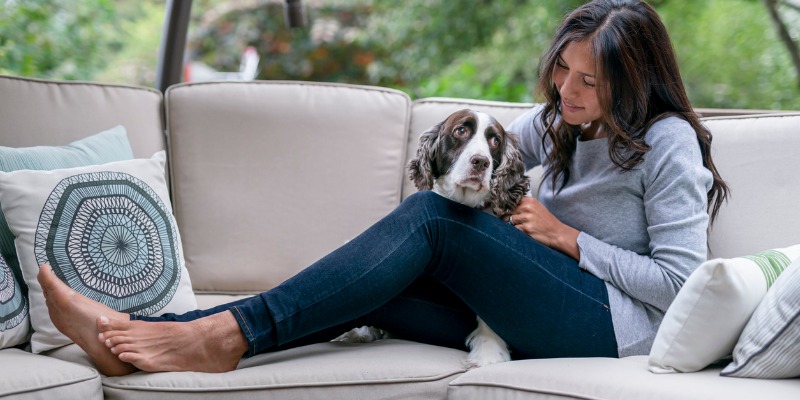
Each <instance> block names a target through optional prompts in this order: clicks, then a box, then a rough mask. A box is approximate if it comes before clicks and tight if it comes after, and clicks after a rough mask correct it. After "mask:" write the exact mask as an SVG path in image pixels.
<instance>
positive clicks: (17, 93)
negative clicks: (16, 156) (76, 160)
mask: <svg viewBox="0 0 800 400" xmlns="http://www.w3.org/2000/svg"><path fill="white" fill-rule="evenodd" d="M0 93H2V94H3V95H2V96H0V144H2V145H3V146H8V147H29V146H41V145H45V146H62V145H66V144H67V143H70V142H73V141H75V140H78V139H82V138H84V137H87V136H90V135H92V134H95V133H97V132H101V131H104V130H106V129H110V128H113V127H115V126H117V125H122V126H124V127H125V129H126V130H127V132H128V139H129V141H130V143H131V148H132V149H133V155H134V156H135V157H139V158H148V157H150V156H152V155H153V154H154V153H155V152H157V151H159V150H164V149H165V141H164V133H163V132H164V129H163V126H164V125H163V117H162V116H163V112H162V102H161V99H162V96H161V92H159V91H157V90H155V89H146V88H140V87H132V86H122V85H110V84H99V83H88V82H68V81H46V80H38V79H30V78H19V77H11V76H4V75H0Z"/></svg>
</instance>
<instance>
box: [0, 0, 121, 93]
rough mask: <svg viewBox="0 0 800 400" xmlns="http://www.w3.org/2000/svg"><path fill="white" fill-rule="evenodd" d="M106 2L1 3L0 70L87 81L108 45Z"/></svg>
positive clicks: (110, 13)
mask: <svg viewBox="0 0 800 400" xmlns="http://www.w3.org/2000/svg"><path fill="white" fill-rule="evenodd" d="M114 15H115V7H114V1H112V0H25V1H14V0H11V1H5V2H4V4H3V7H1V8H0V72H2V73H7V74H19V75H26V76H38V77H45V78H63V79H84V80H88V79H91V78H92V77H93V76H94V74H95V73H96V72H97V71H99V70H100V69H102V68H103V67H104V66H105V59H106V58H107V57H108V53H109V51H110V50H112V49H113V47H114V44H115V42H114V39H113V35H109V32H114V29H115V27H114V25H113V23H112V22H113V18H114Z"/></svg>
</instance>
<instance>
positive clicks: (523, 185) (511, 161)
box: [334, 109, 530, 368]
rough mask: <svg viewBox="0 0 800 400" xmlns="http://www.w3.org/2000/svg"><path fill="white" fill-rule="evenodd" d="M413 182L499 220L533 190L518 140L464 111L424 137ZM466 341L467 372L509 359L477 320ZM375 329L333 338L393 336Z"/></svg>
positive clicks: (500, 342) (411, 172) (502, 344)
mask: <svg viewBox="0 0 800 400" xmlns="http://www.w3.org/2000/svg"><path fill="white" fill-rule="evenodd" d="M408 173H409V179H411V180H412V181H413V182H414V185H415V186H416V187H417V189H419V190H432V191H434V192H435V193H438V194H440V195H442V196H444V197H447V198H449V199H451V200H454V201H457V202H459V203H462V204H464V205H467V206H469V207H474V208H479V209H481V210H483V211H486V212H489V213H492V214H494V215H496V216H497V217H500V218H502V217H504V216H506V215H508V214H510V213H511V212H512V211H514V209H515V208H516V207H517V204H519V202H520V200H521V199H522V197H523V196H524V195H525V194H526V193H527V192H528V190H529V189H530V181H529V179H528V177H527V176H526V175H525V166H524V164H523V162H522V157H521V155H520V152H519V147H518V145H517V139H516V136H515V135H514V134H513V133H510V132H506V130H505V129H504V128H503V126H502V125H501V124H500V123H498V122H497V120H495V119H494V118H493V117H492V116H490V115H489V114H486V113H484V112H480V111H473V110H468V109H465V110H460V111H456V112H455V113H453V114H451V115H450V116H448V117H447V118H446V119H445V120H444V121H442V122H440V123H438V124H436V125H434V126H433V127H431V128H430V129H428V130H426V131H425V132H423V133H422V134H421V135H420V139H419V147H418V148H417V153H416V158H414V159H412V160H411V161H409V163H408ZM477 320H478V327H477V329H475V330H474V331H473V332H472V333H471V334H470V335H469V336H467V339H466V345H467V347H468V348H469V349H470V352H469V355H468V356H467V359H466V361H465V364H466V367H467V368H474V367H481V366H485V365H489V364H495V363H498V362H504V361H509V360H510V359H511V354H510V351H509V349H508V345H507V344H506V343H505V341H503V339H501V338H500V336H498V335H497V334H496V333H495V332H494V331H492V329H491V328H489V326H488V325H486V323H485V322H484V321H483V320H482V319H481V318H480V317H478V319H477ZM388 336H389V334H388V333H387V332H385V331H383V330H380V329H377V328H374V327H366V326H364V327H360V328H355V329H353V330H351V331H349V332H346V333H345V334H343V335H341V336H339V337H338V338H336V339H334V340H335V341H341V342H349V343H365V342H371V341H373V340H377V339H382V338H386V337H388Z"/></svg>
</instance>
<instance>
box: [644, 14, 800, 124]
mask: <svg viewBox="0 0 800 400" xmlns="http://www.w3.org/2000/svg"><path fill="white" fill-rule="evenodd" d="M664 3H665V4H664V5H663V6H662V7H660V8H659V10H658V11H659V13H660V14H661V16H662V18H663V19H664V23H665V25H667V28H668V29H669V31H670V34H671V37H672V41H673V43H674V47H675V51H676V53H677V54H678V60H679V63H680V66H681V74H682V75H683V79H684V84H685V85H686V88H687V91H688V94H689V98H690V99H691V100H692V103H693V104H695V105H697V106H700V107H712V108H755V109H795V110H797V109H800V91H798V89H797V88H798V83H799V82H800V77H798V76H796V74H795V72H794V69H793V66H792V63H791V59H790V58H789V53H788V51H787V49H786V48H785V47H784V46H783V45H782V44H781V42H780V40H779V39H778V38H777V33H776V30H775V27H774V26H773V25H772V22H771V21H770V19H769V16H768V15H767V13H766V11H765V9H764V5H763V4H762V3H761V2H760V1H754V0H670V1H665V2H664Z"/></svg>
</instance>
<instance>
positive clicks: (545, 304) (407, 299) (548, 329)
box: [133, 191, 618, 359]
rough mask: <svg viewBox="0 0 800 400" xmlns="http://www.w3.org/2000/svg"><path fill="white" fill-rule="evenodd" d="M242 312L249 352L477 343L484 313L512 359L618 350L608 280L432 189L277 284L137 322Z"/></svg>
mask: <svg viewBox="0 0 800 400" xmlns="http://www.w3.org/2000/svg"><path fill="white" fill-rule="evenodd" d="M228 310H230V311H231V312H232V313H233V315H234V317H235V318H236V320H237V321H238V323H239V326H240V327H241V329H242V332H243V333H244V335H245V337H246V338H247V342H248V344H249V350H248V354H247V355H248V356H252V355H254V354H257V353H260V352H265V351H273V350H277V349H283V348H289V347H294V346H298V345H302V344H307V343H313V342H320V341H325V340H330V339H332V338H334V337H336V336H338V335H339V334H342V333H344V332H346V331H347V330H349V329H351V328H354V327H357V326H360V325H371V326H375V327H379V328H382V329H385V330H387V331H389V332H391V333H392V334H393V335H394V336H395V337H400V338H405V339H409V340H415V341H419V342H424V343H430V344H436V345H443V346H448V347H453V348H462V349H463V348H465V345H464V340H465V339H466V337H467V335H468V334H469V333H470V332H471V331H472V330H474V329H475V327H476V326H477V323H476V321H475V316H476V314H477V315H479V316H480V317H481V318H482V319H483V320H484V321H485V322H486V323H487V324H488V325H489V326H490V327H491V328H492V329H493V330H494V331H495V332H497V334H498V335H500V337H502V338H503V339H504V340H505V341H506V342H507V343H508V345H509V347H510V349H511V354H512V357H514V358H515V359H522V358H551V357H617V356H618V353H617V343H616V338H615V336H614V328H613V326H612V321H611V313H610V310H609V306H608V294H607V292H606V286H605V283H604V282H603V281H602V280H600V279H599V278H597V277H595V276H594V275H592V274H590V273H588V272H586V271H584V270H582V269H580V268H579V267H578V264H577V261H575V260H573V259H572V258H570V257H568V256H566V255H564V254H563V253H561V252H558V251H556V250H553V249H551V248H549V247H547V246H544V245H542V244H540V243H538V242H536V241H535V240H533V239H531V238H530V237H529V236H528V235H526V234H525V233H523V232H521V231H519V230H518V229H516V228H514V227H513V226H512V225H510V224H508V223H506V222H504V221H502V220H501V219H499V218H497V217H494V216H492V215H489V214H486V213H484V212H481V211H479V210H476V209H473V208H470V207H466V206H464V205H461V204H459V203H456V202H453V201H450V200H448V199H445V198H443V197H441V196H439V195H437V194H435V193H432V192H428V191H423V192H419V193H416V194H414V195H412V196H410V197H409V198H408V199H407V200H405V201H404V202H403V203H402V204H400V206H398V207H397V208H396V209H395V210H394V211H393V212H392V213H390V214H389V215H388V216H386V217H385V218H383V219H382V220H380V221H378V222H377V223H376V224H375V225H373V226H372V227H370V228H369V229H367V230H366V231H365V232H364V233H362V234H361V235H359V236H358V237H356V238H355V239H353V240H351V241H350V242H348V243H347V244H345V245H344V246H342V247H340V248H339V249H337V250H335V251H333V252H332V253H330V254H328V255H327V256H325V257H323V258H322V259H320V260H319V261H317V262H315V263H314V264H312V265H311V266H309V267H308V268H307V269H305V270H303V271H301V272H300V273H298V274H297V275H295V276H294V277H292V278H291V279H289V280H287V281H286V282H284V283H282V284H281V285H279V286H277V287H275V288H274V289H272V290H269V291H267V292H264V293H261V294H260V295H257V296H253V297H251V298H247V299H243V300H240V301H236V302H233V303H229V304H225V305H221V306H218V307H215V308H212V309H209V310H198V311H192V312H189V313H186V314H182V315H175V314H168V315H163V316H160V317H133V318H136V319H142V320H147V321H189V320H194V319H197V318H201V317H204V316H207V315H211V314H215V313H218V312H223V311H228Z"/></svg>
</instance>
